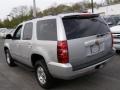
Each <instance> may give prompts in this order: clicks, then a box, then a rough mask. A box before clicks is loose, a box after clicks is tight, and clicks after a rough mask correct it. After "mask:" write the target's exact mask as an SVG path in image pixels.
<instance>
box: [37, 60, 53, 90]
mask: <svg viewBox="0 0 120 90" xmlns="http://www.w3.org/2000/svg"><path fill="white" fill-rule="evenodd" d="M35 75H36V79H37V81H38V83H39V84H40V86H41V87H43V88H46V89H48V88H51V87H52V86H53V82H54V79H53V77H52V76H51V75H50V73H49V71H48V68H47V65H46V64H45V63H44V62H42V61H37V62H36V63H35Z"/></svg>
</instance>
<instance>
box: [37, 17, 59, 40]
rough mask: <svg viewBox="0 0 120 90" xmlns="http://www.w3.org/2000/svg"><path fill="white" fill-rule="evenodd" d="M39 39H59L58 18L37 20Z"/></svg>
mask: <svg viewBox="0 0 120 90" xmlns="http://www.w3.org/2000/svg"><path fill="white" fill-rule="evenodd" d="M37 39H38V40H50V41H56V40H57V26H56V19H49V20H41V21H38V22H37Z"/></svg>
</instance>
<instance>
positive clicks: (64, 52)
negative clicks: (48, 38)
mask: <svg viewBox="0 0 120 90" xmlns="http://www.w3.org/2000/svg"><path fill="white" fill-rule="evenodd" d="M57 57H58V62H59V63H64V64H65V63H68V62H69V55H68V44H67V41H66V40H65V41H58V43H57Z"/></svg>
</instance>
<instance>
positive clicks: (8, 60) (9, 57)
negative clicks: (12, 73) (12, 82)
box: [5, 49, 16, 67]
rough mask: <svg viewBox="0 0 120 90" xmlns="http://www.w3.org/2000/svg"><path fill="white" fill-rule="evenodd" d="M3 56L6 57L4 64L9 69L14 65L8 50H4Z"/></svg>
mask: <svg viewBox="0 0 120 90" xmlns="http://www.w3.org/2000/svg"><path fill="white" fill-rule="evenodd" d="M5 56H6V62H7V64H8V65H9V66H10V67H13V66H15V65H16V64H15V63H14V60H13V59H12V57H11V54H10V52H9V50H8V49H6V50H5Z"/></svg>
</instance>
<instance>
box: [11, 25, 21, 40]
mask: <svg viewBox="0 0 120 90" xmlns="http://www.w3.org/2000/svg"><path fill="white" fill-rule="evenodd" d="M19 27H20V28H21V36H20V39H16V38H14V36H15V34H16V32H18V30H17V29H18V28H19ZM22 28H23V25H22V24H20V25H18V26H17V27H16V29H15V32H14V34H13V38H12V40H21V38H22Z"/></svg>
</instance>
